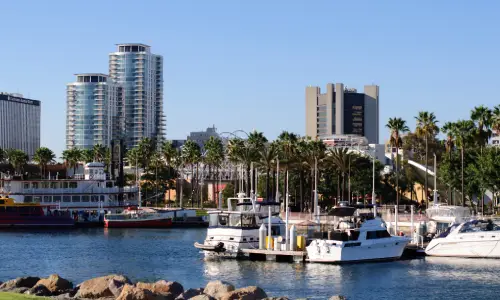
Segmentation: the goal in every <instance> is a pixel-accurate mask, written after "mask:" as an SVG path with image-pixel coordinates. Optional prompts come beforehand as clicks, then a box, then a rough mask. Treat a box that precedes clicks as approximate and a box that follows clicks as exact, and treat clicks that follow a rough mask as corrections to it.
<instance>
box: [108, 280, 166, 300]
mask: <svg viewBox="0 0 500 300" xmlns="http://www.w3.org/2000/svg"><path fill="white" fill-rule="evenodd" d="M165 299H167V298H166V297H164V296H159V295H155V294H154V293H153V292H151V291H150V290H148V289H142V288H139V287H136V286H133V285H130V284H126V285H125V286H123V289H122V292H121V294H120V295H119V296H118V297H117V298H116V300H165Z"/></svg>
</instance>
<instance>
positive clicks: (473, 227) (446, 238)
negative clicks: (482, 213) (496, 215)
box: [425, 220, 500, 258]
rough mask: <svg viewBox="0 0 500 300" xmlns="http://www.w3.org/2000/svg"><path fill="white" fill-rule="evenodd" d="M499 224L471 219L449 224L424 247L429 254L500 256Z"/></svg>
mask: <svg viewBox="0 0 500 300" xmlns="http://www.w3.org/2000/svg"><path fill="white" fill-rule="evenodd" d="M499 242H500V226H498V225H497V224H495V223H494V222H493V221H491V220H487V221H485V220H472V221H469V222H464V223H460V224H454V225H452V226H450V227H449V228H448V229H447V230H446V231H445V232H443V233H441V235H439V236H438V237H436V238H434V239H432V241H431V242H430V243H429V245H428V246H427V247H426V248H425V254H427V255H430V256H455V257H480V258H500V243H499Z"/></svg>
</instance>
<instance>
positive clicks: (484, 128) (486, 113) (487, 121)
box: [470, 105, 493, 150]
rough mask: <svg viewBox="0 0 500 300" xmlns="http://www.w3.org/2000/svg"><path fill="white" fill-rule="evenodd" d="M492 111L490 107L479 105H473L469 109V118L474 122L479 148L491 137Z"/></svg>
mask: <svg viewBox="0 0 500 300" xmlns="http://www.w3.org/2000/svg"><path fill="white" fill-rule="evenodd" d="M492 116H493V114H492V111H491V109H489V108H487V107H485V106H483V105H480V106H477V107H474V109H473V110H472V111H471V116H470V118H471V120H472V121H474V122H475V123H476V125H477V126H476V132H475V138H476V140H477V142H478V143H479V145H480V147H481V150H482V148H483V147H484V146H485V145H486V144H487V143H488V140H489V138H490V137H491V129H490V128H491V121H492Z"/></svg>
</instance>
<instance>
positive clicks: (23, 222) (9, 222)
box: [0, 216, 75, 228]
mask: <svg viewBox="0 0 500 300" xmlns="http://www.w3.org/2000/svg"><path fill="white" fill-rule="evenodd" d="M74 224H75V223H74V220H73V219H72V218H70V217H57V216H12V217H7V216H2V217H0V228H4V227H6V228H11V227H73V226H74Z"/></svg>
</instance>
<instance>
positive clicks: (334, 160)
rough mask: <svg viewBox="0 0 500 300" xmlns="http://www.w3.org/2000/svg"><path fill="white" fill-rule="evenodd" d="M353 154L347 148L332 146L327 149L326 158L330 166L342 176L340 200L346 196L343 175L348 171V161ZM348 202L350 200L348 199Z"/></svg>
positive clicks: (351, 158)
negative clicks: (332, 147)
mask: <svg viewBox="0 0 500 300" xmlns="http://www.w3.org/2000/svg"><path fill="white" fill-rule="evenodd" d="M353 158H354V155H353V154H352V152H349V149H347V148H334V149H330V150H328V155H327V160H328V162H329V163H330V164H331V166H332V167H333V168H335V169H337V170H338V171H339V173H340V174H341V176H342V200H343V201H345V199H346V198H348V196H346V182H345V177H346V176H347V174H348V172H349V165H350V162H351V161H352V160H353ZM349 202H350V200H349Z"/></svg>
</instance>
